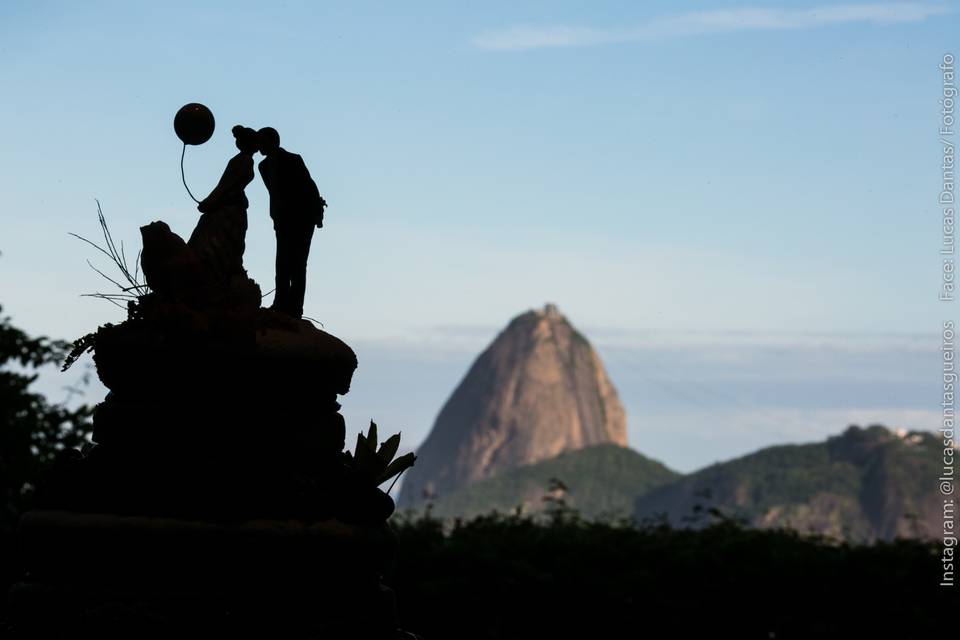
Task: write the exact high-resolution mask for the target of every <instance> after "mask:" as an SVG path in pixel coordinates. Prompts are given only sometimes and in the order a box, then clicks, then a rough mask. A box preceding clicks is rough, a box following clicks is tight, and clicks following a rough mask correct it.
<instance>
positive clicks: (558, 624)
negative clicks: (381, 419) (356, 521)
mask: <svg viewBox="0 0 960 640" xmlns="http://www.w3.org/2000/svg"><path fill="white" fill-rule="evenodd" d="M392 524H393V526H394V529H395V530H396V532H397V535H398V537H399V543H400V544H399V550H400V551H399V558H398V561H397V564H396V567H395V570H394V572H393V575H391V576H389V577H388V580H387V582H388V583H389V584H390V585H391V586H392V587H393V588H394V590H395V591H396V593H397V598H398V602H399V609H400V616H401V620H402V626H403V627H404V628H407V629H410V630H412V631H416V632H418V633H421V634H423V636H424V637H425V638H428V639H429V638H458V639H465V638H549V637H563V638H567V637H571V638H575V637H583V638H600V637H611V638H612V637H622V638H633V637H638V638H640V637H647V638H667V637H679V638H687V637H702V638H715V637H732V638H833V637H847V638H869V637H876V638H880V637H891V638H892V637H896V638H935V637H942V636H940V635H938V632H940V631H944V630H946V629H947V628H948V626H947V624H948V622H949V623H950V624H954V623H955V614H956V612H957V611H958V610H960V608H958V606H957V605H958V604H960V599H958V597H957V594H956V593H955V590H953V591H951V590H946V589H943V588H940V587H938V582H939V576H940V569H941V568H942V567H941V566H940V564H939V561H938V555H939V550H938V547H937V545H936V544H933V543H929V542H918V541H911V540H898V541H895V542H891V543H876V544H873V545H869V546H868V545H850V544H846V543H836V542H832V541H829V540H826V539H822V538H815V537H810V536H801V535H799V534H797V533H795V532H792V531H787V530H758V529H751V528H746V527H744V526H743V525H742V524H741V523H739V522H737V521H734V520H729V519H725V518H723V517H719V518H715V519H714V520H713V522H712V524H709V525H708V526H706V527H705V528H701V529H696V530H692V529H674V528H671V527H669V526H667V525H666V524H663V523H657V522H647V523H642V524H640V525H637V524H634V523H631V522H627V521H613V522H598V521H593V520H586V519H581V518H580V517H579V516H578V515H577V514H576V513H575V512H572V511H570V510H569V509H564V508H560V509H553V510H552V511H551V512H550V515H549V516H548V517H547V518H535V517H532V516H522V515H508V516H503V515H496V514H494V515H490V516H484V517H478V518H474V519H471V520H469V521H453V522H452V523H451V522H449V521H447V522H446V523H445V522H444V521H441V520H438V519H435V518H433V517H431V516H430V514H429V512H427V513H426V514H422V515H420V516H417V517H409V516H408V517H403V516H398V517H395V518H394V521H393V523H392Z"/></svg>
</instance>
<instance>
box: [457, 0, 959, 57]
mask: <svg viewBox="0 0 960 640" xmlns="http://www.w3.org/2000/svg"><path fill="white" fill-rule="evenodd" d="M951 11H952V9H951V8H950V7H945V6H942V5H931V4H925V3H917V2H884V3H874V4H849V5H836V6H823V7H812V8H808V9H760V8H750V7H743V8H737V9H719V10H715V11H694V12H690V13H684V14H679V15H675V16H665V17H662V18H656V19H653V20H650V21H649V22H646V23H643V24H639V25H636V26H634V27H628V28H609V29H603V28H590V27H577V26H540V27H537V26H532V27H508V28H505V29H496V30H491V31H485V32H483V33H480V34H478V35H477V36H476V37H474V38H473V45H474V46H476V47H478V48H480V49H487V50H491V51H522V50H529V49H543V48H547V47H577V46H588V45H597V44H610V43H618V42H636V41H640V40H649V39H654V38H667V37H677V36H694V35H701V34H710V33H732V32H737V31H761V30H763V31H769V30H784V29H810V28H814V27H820V26H829V25H837V24H854V23H866V24H899V23H910V22H922V21H924V20H926V19H927V18H929V17H931V16H937V15H943V14H946V13H950V12H951Z"/></svg>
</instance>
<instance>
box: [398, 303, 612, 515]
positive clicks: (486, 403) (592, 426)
mask: <svg viewBox="0 0 960 640" xmlns="http://www.w3.org/2000/svg"><path fill="white" fill-rule="evenodd" d="M604 443H612V444H617V445H621V446H626V444H627V427H626V415H625V413H624V411H623V406H622V405H621V404H620V400H619V398H618V397H617V392H616V389H614V387H613V384H612V383H611V382H610V379H609V378H608V377H607V373H606V371H605V370H604V368H603V364H602V363H601V362H600V357H599V356H598V355H597V353H596V351H594V349H593V347H592V346H591V345H590V343H589V342H588V341H587V339H586V338H585V337H584V336H583V335H582V334H581V333H580V332H578V331H577V330H576V329H575V328H574V327H573V325H571V324H570V322H569V321H568V320H567V319H566V318H565V317H564V316H563V315H562V314H561V313H560V311H559V310H558V309H557V307H555V306H554V305H552V304H548V305H546V306H545V307H544V308H543V309H537V310H533V311H529V312H527V313H524V314H522V315H520V316H517V317H516V318H514V319H513V320H512V321H511V322H510V324H509V325H508V326H507V327H506V329H504V330H503V331H502V332H501V333H500V335H498V336H497V338H496V339H495V340H494V341H493V343H492V344H490V346H489V347H487V349H486V350H485V351H484V352H483V353H482V354H480V356H479V357H478V358H477V360H476V361H475V362H474V363H473V365H472V366H471V367H470V370H469V371H468V372H467V374H466V376H465V377H464V379H463V381H461V382H460V384H459V385H458V386H457V388H456V389H455V390H454V392H453V394H452V395H451V396H450V398H449V399H448V400H447V402H446V404H445V405H444V406H443V408H442V409H441V410H440V413H439V415H438V416H437V419H436V422H435V423H434V425H433V428H432V429H431V430H430V434H429V436H428V437H427V439H426V440H425V441H424V443H423V445H422V446H421V447H420V448H419V449H418V450H417V464H416V466H415V467H413V468H412V469H411V470H410V471H409V472H408V473H407V475H406V477H405V478H404V483H403V487H402V488H401V492H400V497H399V500H398V502H399V505H400V506H401V507H408V506H412V505H414V504H416V503H417V502H419V501H420V500H421V499H422V496H423V495H424V494H425V493H426V494H436V495H440V496H445V495H448V494H452V493H453V492H455V491H456V490H458V489H460V488H461V487H465V486H467V485H469V484H471V483H474V482H478V481H482V480H485V479H487V478H492V477H495V476H497V475H499V474H502V473H504V472H506V471H509V470H511V469H514V468H516V467H521V466H524V465H529V464H533V463H536V462H539V461H541V460H546V459H548V458H553V457H554V456H557V455H558V454H560V453H563V452H565V451H571V450H576V449H582V448H585V447H590V446H592V445H597V444H604Z"/></svg>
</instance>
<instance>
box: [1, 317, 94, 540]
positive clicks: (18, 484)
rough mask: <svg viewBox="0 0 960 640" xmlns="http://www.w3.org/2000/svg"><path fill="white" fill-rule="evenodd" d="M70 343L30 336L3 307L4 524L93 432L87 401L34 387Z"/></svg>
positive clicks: (2, 488)
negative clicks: (68, 400) (73, 401)
mask: <svg viewBox="0 0 960 640" xmlns="http://www.w3.org/2000/svg"><path fill="white" fill-rule="evenodd" d="M69 349H70V345H69V343H66V342H63V341H60V340H51V339H49V338H46V337H31V336H29V335H28V334H27V333H25V332H24V331H23V330H21V329H19V328H17V327H15V326H13V324H11V322H10V318H9V317H6V316H4V315H3V314H2V307H0V500H2V502H3V504H2V511H0V524H3V523H9V522H11V521H12V520H14V519H15V518H16V517H17V515H18V514H19V513H21V512H22V511H23V510H24V509H26V508H29V506H30V503H31V500H32V498H33V494H34V490H35V487H36V483H37V480H38V478H40V477H41V475H42V474H43V473H44V471H45V470H46V469H48V468H49V467H50V466H51V465H52V464H53V463H54V461H55V460H56V458H57V456H59V455H60V454H61V453H62V452H64V451H66V450H69V449H76V448H79V447H80V446H82V445H83V443H85V442H86V438H87V435H88V434H89V432H90V429H91V423H90V415H91V409H90V408H89V407H87V406H82V407H79V408H75V409H71V408H69V407H67V406H66V405H64V404H59V403H52V402H50V401H49V400H47V398H45V397H44V396H42V395H41V394H39V393H35V392H33V391H31V389H30V387H31V385H32V384H33V382H34V381H35V380H36V379H37V376H38V369H40V368H41V367H44V366H47V365H59V364H60V363H62V361H63V359H64V357H65V356H66V354H67V352H68V351H69Z"/></svg>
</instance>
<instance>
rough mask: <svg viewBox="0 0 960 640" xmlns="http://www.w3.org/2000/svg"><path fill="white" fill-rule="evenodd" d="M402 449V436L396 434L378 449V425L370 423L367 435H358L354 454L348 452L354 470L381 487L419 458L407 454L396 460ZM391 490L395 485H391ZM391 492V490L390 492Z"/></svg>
mask: <svg viewBox="0 0 960 640" xmlns="http://www.w3.org/2000/svg"><path fill="white" fill-rule="evenodd" d="M399 448H400V434H399V433H395V434H394V435H392V436H390V437H389V438H387V439H386V441H384V442H382V443H381V444H380V446H379V448H378V447H377V423H376V422H374V421H373V420H371V421H370V429H369V430H368V431H367V434H366V435H364V434H363V432H360V433H358V434H357V446H356V448H355V449H354V451H353V453H351V452H349V451H348V452H347V458H348V459H349V460H350V462H351V465H352V466H353V468H354V470H356V471H357V472H358V473H359V474H361V475H362V476H365V477H367V478H369V479H370V481H371V482H373V484H374V485H375V486H380V485H381V484H383V483H384V482H386V481H387V480H389V479H390V478H392V477H394V476H398V477H399V475H400V474H401V473H403V472H404V471H406V470H407V469H409V468H410V467H412V466H413V463H414V462H415V461H416V459H417V456H415V455H414V454H413V453H407V454H404V455H402V456H400V457H399V458H397V459H396V460H394V456H395V455H397V450H398V449H399ZM394 482H396V480H395V481H394ZM390 486H391V488H392V487H393V485H392V484H391V485H390ZM388 492H389V490H388Z"/></svg>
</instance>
